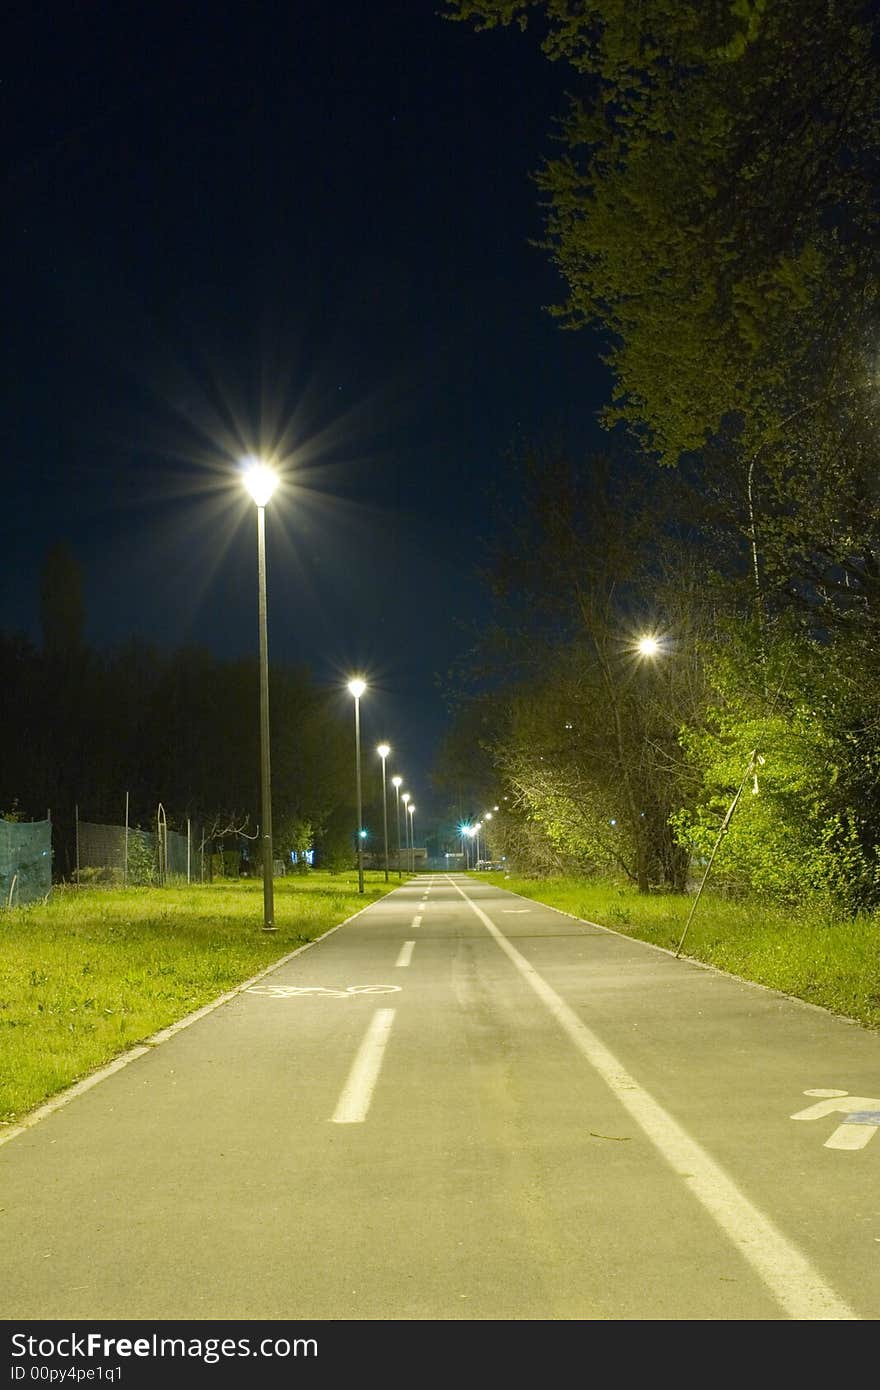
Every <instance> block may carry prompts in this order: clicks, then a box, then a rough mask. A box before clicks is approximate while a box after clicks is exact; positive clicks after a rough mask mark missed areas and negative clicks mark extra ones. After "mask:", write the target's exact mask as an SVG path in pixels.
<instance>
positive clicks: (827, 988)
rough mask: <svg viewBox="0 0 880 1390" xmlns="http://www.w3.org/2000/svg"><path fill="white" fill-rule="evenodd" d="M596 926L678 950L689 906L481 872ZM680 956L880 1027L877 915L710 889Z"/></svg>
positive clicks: (563, 881) (574, 883)
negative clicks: (849, 914) (728, 895)
mask: <svg viewBox="0 0 880 1390" xmlns="http://www.w3.org/2000/svg"><path fill="white" fill-rule="evenodd" d="M479 877H480V879H481V880H482V881H484V882H485V881H486V880H487V879H488V880H489V881H490V882H493V883H497V884H498V885H499V887H502V888H508V889H511V890H512V891H513V892H514V893H520V894H522V896H523V897H525V898H534V899H535V900H536V901H538V902H542V903H547V904H548V905H549V906H550V907H557V908H560V909H561V910H562V911H563V912H569V913H571V914H572V916H574V917H580V918H583V919H585V920H586V921H590V922H597V923H598V924H599V925H600V926H604V927H610V928H612V930H614V931H617V932H621V933H622V934H623V935H625V936H632V937H636V938H637V939H638V940H639V941H650V942H652V943H653V944H654V945H655V946H663V947H665V948H666V949H667V950H671V951H675V950H677V949H678V944H679V941H680V940H681V936H682V933H683V931H684V929H685V925H686V923H687V919H688V914H689V912H690V910H691V908H692V906H693V901H694V900H693V898H692V897H690V896H685V895H680V896H679V895H673V894H660V893H658V894H651V895H647V896H646V895H643V894H640V893H638V892H636V891H635V889H631V888H623V887H620V886H618V885H616V884H609V883H596V882H581V881H578V880H576V879H569V878H558V879H533V878H517V877H515V876H514V875H511V876H510V877H506V876H505V875H504V874H500V873H499V874H494V873H493V874H485V873H481V874H480V875H479ZM681 954H682V956H683V957H685V956H686V957H688V958H690V959H692V960H698V961H703V962H704V963H705V964H707V965H714V966H717V967H718V968H719V969H720V970H726V971H729V973H730V974H732V975H738V976H739V977H740V978H741V979H744V980H752V981H754V982H755V983H756V984H761V985H767V986H768V987H769V988H770V989H776V990H780V991H781V992H782V993H783V994H788V995H791V996H793V997H794V998H796V999H803V1000H805V1001H806V1002H808V1003H810V1004H818V1005H819V1006H820V1007H821V1008H823V1009H828V1010H829V1012H831V1013H835V1014H841V1015H843V1016H845V1017H846V1018H850V1019H853V1020H854V1021H855V1022H857V1023H860V1024H862V1025H863V1026H864V1027H866V1028H880V923H878V920H877V918H876V917H857V918H845V917H842V916H840V914H839V913H835V911H834V909H833V907H832V906H830V905H829V904H827V903H815V904H812V905H810V906H808V907H803V908H799V909H797V910H794V909H790V908H789V909H785V908H782V907H779V906H775V905H772V904H766V903H760V902H754V901H752V902H734V901H730V900H726V899H723V898H720V897H715V896H713V895H712V894H711V893H710V892H709V890H708V888H707V890H706V892H705V893H704V894H703V896H702V898H701V899H700V902H699V905H698V907H697V909H696V911H695V912H694V916H693V921H692V922H691V925H690V927H689V928H688V932H687V936H686V937H685V940H684V944H683V945H682V949H681Z"/></svg>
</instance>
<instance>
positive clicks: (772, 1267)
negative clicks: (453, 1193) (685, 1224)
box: [453, 880, 860, 1322]
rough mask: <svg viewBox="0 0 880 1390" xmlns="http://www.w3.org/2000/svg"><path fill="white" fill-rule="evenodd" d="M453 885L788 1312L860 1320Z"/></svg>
mask: <svg viewBox="0 0 880 1390" xmlns="http://www.w3.org/2000/svg"><path fill="white" fill-rule="evenodd" d="M453 887H454V888H455V889H456V891H457V892H459V893H460V894H461V896H462V897H463V898H464V900H465V902H466V903H467V904H468V906H469V907H470V909H471V911H472V912H474V913H475V914H476V916H477V917H479V919H480V921H481V922H482V923H483V925H484V927H485V928H486V930H487V931H488V932H489V933H490V935H491V936H492V938H493V939H494V941H495V942H496V943H497V945H498V946H499V947H500V948H501V950H502V951H503V952H504V953H505V955H506V956H507V957H508V959H509V960H510V961H511V962H512V964H513V965H514V966H515V967H516V969H517V970H518V971H519V973H520V974H521V975H522V977H523V979H524V980H525V981H526V982H527V984H529V985H530V986H531V988H532V989H533V990H534V991H535V993H536V994H537V996H538V998H539V999H540V1000H541V1001H542V1003H543V1004H545V1005H546V1007H547V1009H548V1010H549V1011H550V1013H551V1014H552V1015H553V1017H554V1018H555V1019H556V1021H557V1023H558V1024H559V1025H560V1027H561V1028H562V1029H563V1031H564V1032H565V1033H566V1034H567V1035H568V1037H569V1038H570V1040H571V1041H572V1042H573V1043H574V1045H575V1047H576V1048H577V1049H578V1051H579V1052H580V1053H581V1055H582V1056H583V1057H585V1058H586V1060H587V1061H588V1062H589V1063H590V1064H591V1066H593V1067H595V1069H596V1071H597V1072H598V1074H599V1076H601V1078H602V1080H603V1081H604V1082H605V1084H606V1085H607V1086H608V1088H609V1089H610V1090H611V1092H612V1093H613V1095H614V1096H615V1097H616V1098H617V1100H619V1101H620V1103H621V1105H622V1106H623V1107H624V1109H625V1110H627V1111H628V1112H629V1114H630V1116H631V1117H632V1119H633V1120H635V1122H636V1124H637V1125H639V1127H640V1128H641V1129H642V1130H643V1131H644V1133H645V1134H646V1135H647V1136H648V1139H649V1140H650V1141H651V1143H652V1144H653V1145H654V1146H655V1148H656V1149H657V1150H658V1152H659V1153H660V1154H662V1156H663V1158H665V1160H666V1162H667V1163H668V1164H669V1165H670V1167H671V1168H672V1169H673V1171H674V1172H676V1173H677V1174H678V1176H679V1177H680V1178H681V1179H682V1181H683V1182H684V1183H685V1184H686V1185H687V1186H688V1187H689V1188H690V1190H691V1192H692V1193H693V1194H694V1196H695V1197H696V1198H697V1200H698V1201H699V1202H700V1203H701V1204H702V1206H703V1207H704V1208H705V1210H706V1211H707V1212H708V1213H709V1215H710V1216H711V1217H712V1218H713V1219H714V1220H715V1221H716V1222H717V1224H718V1226H720V1228H721V1230H722V1231H723V1232H724V1234H725V1235H726V1236H727V1237H728V1238H729V1239H730V1240H731V1241H732V1242H733V1244H734V1245H735V1246H736V1248H737V1249H738V1250H739V1252H740V1254H741V1255H742V1256H743V1258H744V1259H746V1260H747V1261H748V1262H749V1264H750V1265H751V1266H752V1268H753V1269H754V1270H755V1272H756V1274H757V1275H758V1277H759V1278H760V1279H761V1280H763V1282H764V1284H765V1285H766V1286H767V1288H768V1289H769V1290H770V1292H771V1293H772V1294H773V1296H774V1297H775V1298H776V1299H777V1300H778V1302H779V1303H780V1305H781V1306H782V1307H783V1308H784V1309H785V1311H786V1313H787V1314H788V1316H789V1317H791V1318H794V1319H797V1320H800V1321H805V1320H810V1321H831V1320H834V1321H846V1322H858V1321H860V1319H859V1316H858V1314H857V1313H855V1312H853V1310H852V1308H850V1307H849V1306H848V1304H846V1303H844V1302H843V1300H842V1299H840V1298H839V1297H838V1296H837V1294H836V1293H835V1292H834V1290H833V1289H832V1288H831V1287H830V1286H829V1285H828V1284H826V1283H825V1281H824V1280H823V1279H822V1278H821V1276H820V1275H819V1273H818V1271H817V1270H815V1269H814V1268H813V1266H812V1265H811V1264H810V1262H809V1260H807V1258H806V1257H805V1256H804V1255H803V1254H801V1252H800V1250H798V1248H797V1247H796V1246H795V1245H793V1244H792V1243H791V1241H789V1240H787V1239H786V1237H785V1236H784V1235H783V1234H782V1232H781V1231H780V1230H779V1229H778V1227H776V1226H775V1225H774V1224H773V1222H772V1221H771V1220H770V1218H769V1217H767V1216H765V1215H764V1213H763V1212H762V1211H760V1210H759V1209H758V1208H757V1207H756V1206H754V1205H753V1204H752V1203H751V1202H750V1201H749V1200H748V1198H747V1197H746V1196H745V1194H744V1193H742V1192H740V1190H739V1188H738V1187H737V1186H736V1184H735V1183H734V1182H733V1180H732V1179H731V1178H730V1177H728V1175H727V1173H726V1172H725V1171H724V1169H723V1168H722V1167H721V1166H720V1164H718V1163H716V1162H715V1160H714V1159H713V1158H712V1157H711V1156H710V1155H709V1154H708V1153H707V1152H706V1150H705V1149H704V1148H702V1146H701V1145H700V1144H698V1143H697V1142H696V1140H694V1139H692V1138H691V1137H690V1135H689V1134H688V1133H687V1131H686V1130H684V1129H683V1128H682V1127H681V1125H680V1124H679V1123H678V1121H677V1120H675V1119H673V1117H672V1116H671V1115H670V1114H668V1113H667V1112H666V1111H665V1110H664V1109H663V1107H662V1106H661V1105H659V1104H658V1102H657V1101H656V1100H654V1097H653V1096H652V1095H650V1094H649V1093H648V1092H647V1091H646V1090H644V1088H643V1087H642V1086H640V1085H639V1083H638V1082H637V1081H636V1079H635V1077H634V1076H631V1075H630V1073H629V1072H627V1071H626V1070H625V1069H624V1067H623V1066H622V1065H621V1064H620V1062H618V1060H617V1058H616V1057H615V1056H614V1054H613V1053H611V1052H609V1051H608V1049H607V1048H606V1046H605V1044H604V1043H603V1042H602V1041H601V1040H600V1038H599V1037H598V1036H597V1035H596V1034H595V1033H593V1032H592V1031H591V1030H590V1029H589V1028H588V1027H587V1026H586V1024H585V1023H583V1022H582V1021H581V1019H579V1018H578V1016H577V1014H576V1013H575V1012H574V1010H573V1009H571V1008H570V1007H569V1006H568V1004H566V1002H565V1000H564V999H561V998H560V996H559V995H558V994H557V993H556V991H555V990H553V989H551V987H550V985H548V984H547V982H546V981H545V980H544V979H543V977H542V976H541V975H539V974H538V972H537V970H536V969H535V968H534V966H533V965H531V964H530V963H529V962H528V961H527V960H526V958H525V956H523V955H521V954H520V952H519V951H517V949H516V947H515V946H512V945H511V943H510V942H509V941H508V940H507V938H506V936H505V935H504V934H503V932H501V931H499V929H498V927H496V925H495V923H494V922H493V921H492V920H491V918H489V917H487V916H486V914H485V912H483V911H482V910H481V909H480V908H479V907H477V905H476V903H475V902H473V901H472V900H471V899H470V898H469V897H468V895H467V893H465V892H464V890H463V889H462V888H460V887H459V886H458V884H457V883H455V881H454V880H453Z"/></svg>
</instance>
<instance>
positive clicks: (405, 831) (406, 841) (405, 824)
mask: <svg viewBox="0 0 880 1390" xmlns="http://www.w3.org/2000/svg"><path fill="white" fill-rule="evenodd" d="M400 799H401V801H402V802H403V845H404V849H405V850H406V852H407V854H409V816H408V815H407V814H406V808H407V804H408V802H410V801H411V800H412V797H411V796H410V794H409V792H404V793H403V794H402V796H401V798H400Z"/></svg>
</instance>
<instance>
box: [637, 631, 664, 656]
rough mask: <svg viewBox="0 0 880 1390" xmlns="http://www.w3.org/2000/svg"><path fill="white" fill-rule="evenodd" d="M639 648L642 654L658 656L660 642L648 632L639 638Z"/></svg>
mask: <svg viewBox="0 0 880 1390" xmlns="http://www.w3.org/2000/svg"><path fill="white" fill-rule="evenodd" d="M637 650H638V652H639V654H640V656H657V654H658V653H659V651H660V643H659V642H658V641H657V638H656V637H653V636H652V635H651V634H650V633H646V634H645V636H644V637H640V638H639V640H638V643H637Z"/></svg>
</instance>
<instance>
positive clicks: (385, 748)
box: [376, 743, 391, 883]
mask: <svg viewBox="0 0 880 1390" xmlns="http://www.w3.org/2000/svg"><path fill="white" fill-rule="evenodd" d="M376 751H377V753H378V754H379V757H380V758H381V759H382V824H383V825H384V827H385V882H386V883H387V882H388V795H387V793H386V790H385V759H386V758H387V757H388V754H389V753H390V752H391V748H390V746H389V745H388V744H387V743H380V744H379V747H378V748H377V750H376Z"/></svg>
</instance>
